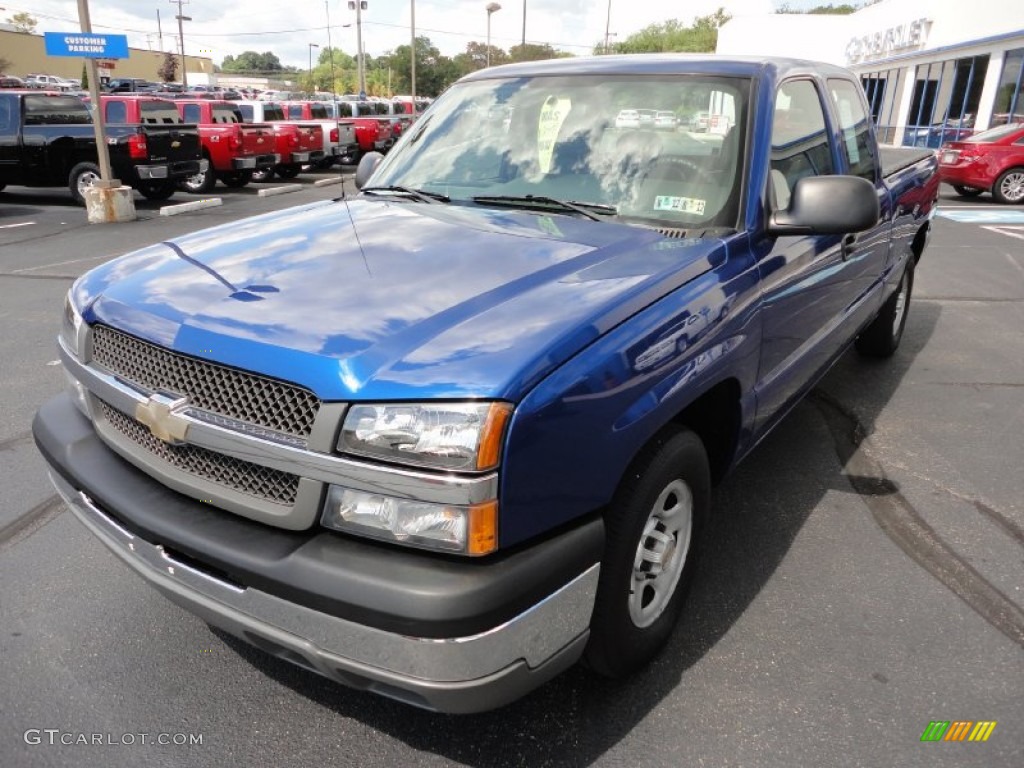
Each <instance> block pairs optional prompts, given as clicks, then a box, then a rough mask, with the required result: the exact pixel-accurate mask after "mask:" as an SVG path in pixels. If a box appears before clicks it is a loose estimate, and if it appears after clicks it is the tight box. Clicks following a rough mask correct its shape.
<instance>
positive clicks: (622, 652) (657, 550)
mask: <svg viewBox="0 0 1024 768" xmlns="http://www.w3.org/2000/svg"><path fill="white" fill-rule="evenodd" d="M687 494H688V495H689V498H687ZM710 506H711V472H710V469H709V467H708V457H707V452H706V451H705V450H704V445H703V443H701V441H700V438H698V437H697V435H695V434H694V433H693V432H690V431H689V430H687V429H683V428H681V427H671V428H667V429H665V430H663V431H662V432H661V433H659V435H658V436H657V437H655V439H654V440H652V441H651V443H649V444H648V446H647V447H646V448H644V450H643V451H641V453H640V455H639V456H637V458H636V459H635V460H634V461H633V463H632V464H631V465H630V468H629V470H628V471H627V472H626V475H625V476H624V478H623V480H622V483H621V484H620V486H619V489H618V490H617V491H616V493H615V497H614V499H613V501H612V504H611V506H610V507H609V508H608V510H607V512H606V513H605V541H606V543H605V552H604V558H603V559H602V561H601V575H600V578H599V580H598V587H597V598H596V600H595V603H594V613H593V616H592V618H591V621H590V640H589V641H588V643H587V648H586V651H585V652H584V656H583V660H584V662H585V663H586V664H587V666H589V667H590V668H591V669H593V670H594V671H595V672H597V673H599V674H601V675H605V676H607V677H623V676H625V675H628V674H630V673H632V672H634V671H635V670H636V669H638V668H639V667H641V666H643V665H644V664H646V663H647V662H648V661H650V660H651V659H652V658H653V657H654V656H655V655H656V654H657V653H658V651H659V650H661V648H662V646H664V645H665V643H666V642H667V641H668V639H669V636H670V635H671V633H672V630H673V628H674V627H675V625H676V622H677V621H678V619H679V614H680V612H681V611H682V607H683V603H684V601H685V599H686V593H687V591H688V589H689V586H690V582H691V581H692V579H693V574H694V571H695V570H696V564H697V554H698V550H699V542H700V540H701V535H702V533H703V530H704V525H705V523H706V521H707V517H708V513H709V510H710ZM687 510H688V511H689V515H687ZM666 515H667V517H666ZM687 518H688V519H687ZM676 526H678V528H676ZM645 553H648V554H650V555H651V557H649V558H645V557H644V554H645ZM666 553H668V554H667V555H666ZM659 558H660V559H661V562H660V563H659V562H658V560H659ZM638 576H643V579H642V580H640V579H638V578H637V577H638ZM659 581H661V583H660V585H659V583H658V582H659ZM638 585H639V589H638Z"/></svg>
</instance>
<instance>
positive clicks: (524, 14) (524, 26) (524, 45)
mask: <svg viewBox="0 0 1024 768" xmlns="http://www.w3.org/2000/svg"><path fill="white" fill-rule="evenodd" d="M525 47H526V0H523V48H525Z"/></svg>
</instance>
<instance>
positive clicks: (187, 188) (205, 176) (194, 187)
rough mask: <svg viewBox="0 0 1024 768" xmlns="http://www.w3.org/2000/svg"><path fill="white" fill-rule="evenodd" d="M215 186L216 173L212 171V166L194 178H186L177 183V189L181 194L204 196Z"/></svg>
mask: <svg viewBox="0 0 1024 768" xmlns="http://www.w3.org/2000/svg"><path fill="white" fill-rule="evenodd" d="M215 186H217V172H216V171H214V170H213V166H210V167H208V168H207V169H206V170H205V171H200V172H199V173H197V174H195V175H194V176H186V177H185V178H184V179H181V180H180V181H179V182H178V188H179V189H180V190H181V191H182V192H191V193H192V194H194V195H205V194H206V193H207V192H210V191H212V190H213V188H214V187H215Z"/></svg>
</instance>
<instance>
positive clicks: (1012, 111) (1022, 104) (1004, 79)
mask: <svg viewBox="0 0 1024 768" xmlns="http://www.w3.org/2000/svg"><path fill="white" fill-rule="evenodd" d="M1022 64H1024V48H1017V49H1015V50H1012V51H1007V52H1006V57H1005V58H1004V59H1003V74H1002V76H1001V77H1000V78H999V88H998V90H997V91H996V103H995V107H994V108H993V110H992V123H991V125H992V127H995V126H997V125H1005V124H1006V123H1016V122H1019V121H1021V120H1024V97H1022V96H1021V80H1022V75H1024V67H1022Z"/></svg>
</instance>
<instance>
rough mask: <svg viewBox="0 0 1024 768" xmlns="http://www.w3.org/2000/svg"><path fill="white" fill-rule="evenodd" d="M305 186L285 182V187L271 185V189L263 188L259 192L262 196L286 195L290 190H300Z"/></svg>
mask: <svg viewBox="0 0 1024 768" xmlns="http://www.w3.org/2000/svg"><path fill="white" fill-rule="evenodd" d="M303 186H304V185H303V184H285V185H284V186H283V187H270V188H269V189H261V190H260V191H259V192H258V193H257V194H258V195H259V196H260V197H271V196H273V195H286V194H288V193H289V192H298V191H299V190H300V189H302V187H303Z"/></svg>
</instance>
